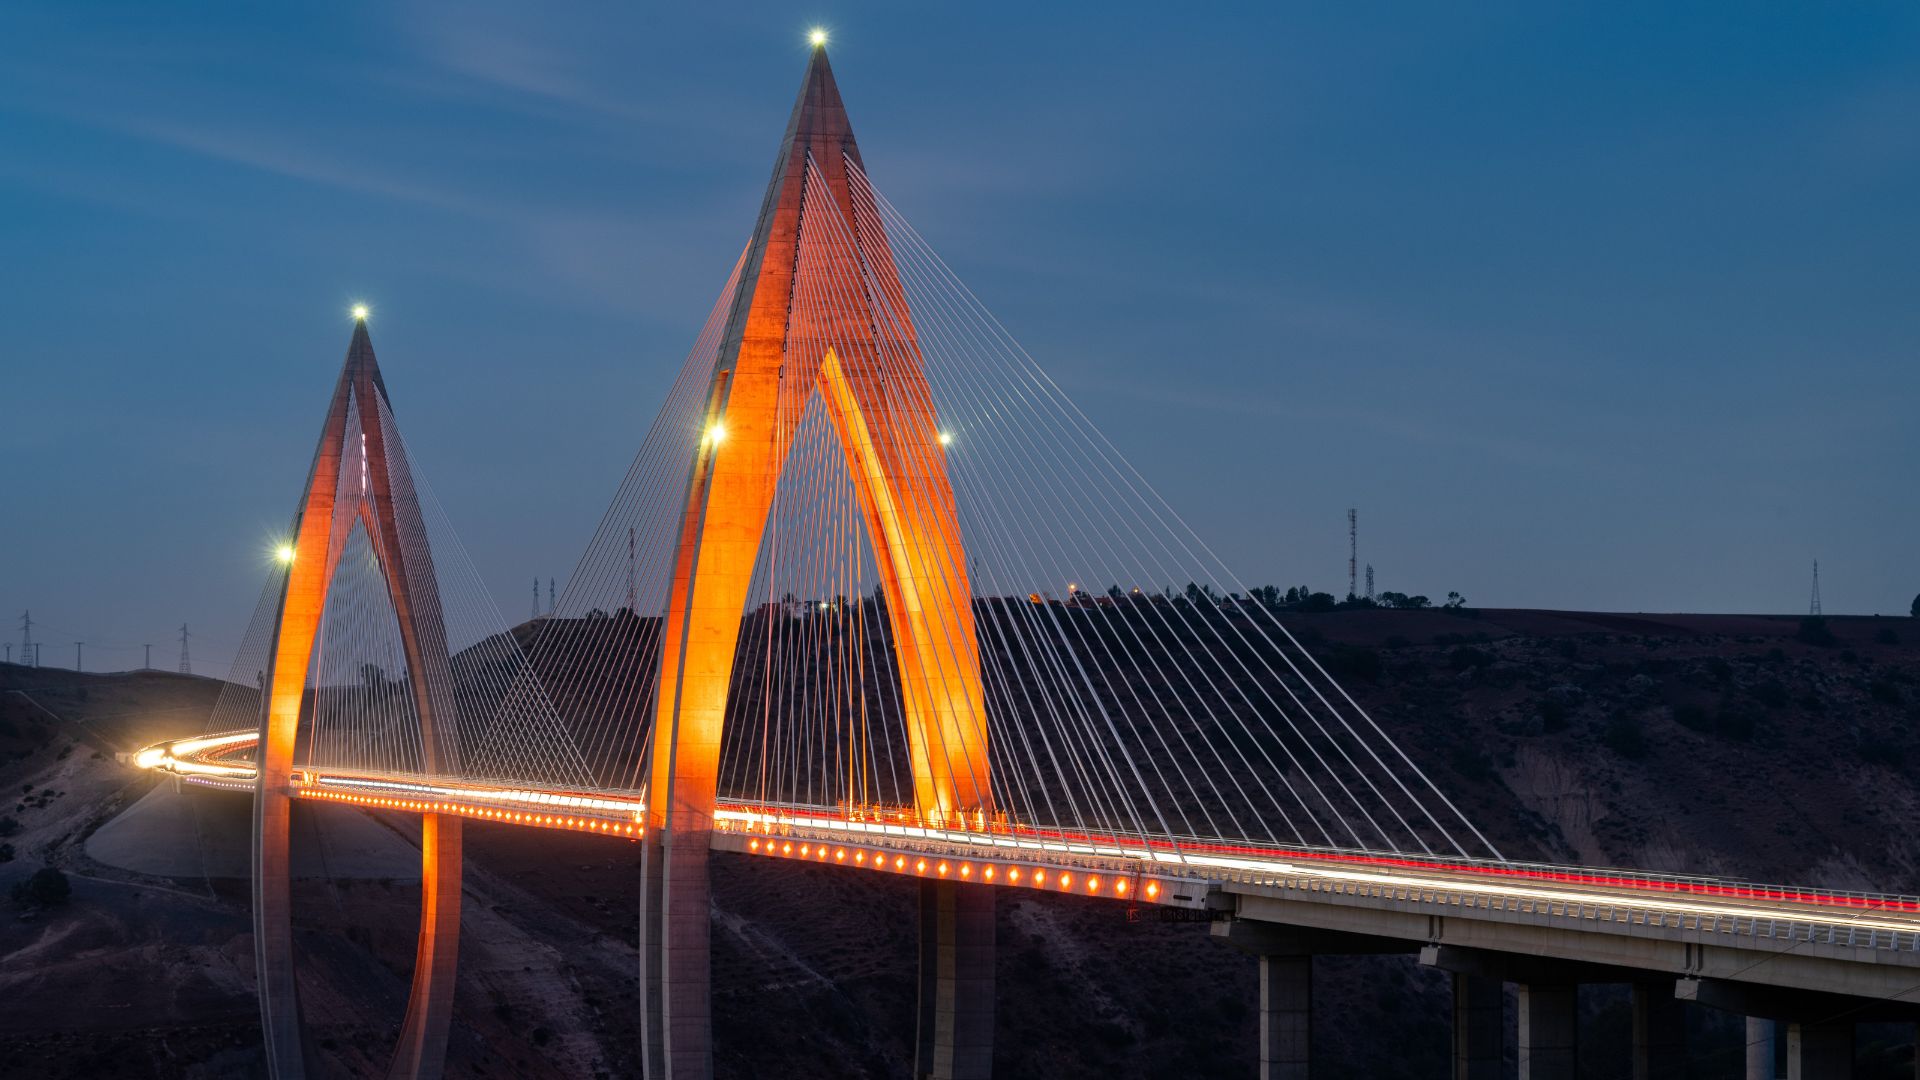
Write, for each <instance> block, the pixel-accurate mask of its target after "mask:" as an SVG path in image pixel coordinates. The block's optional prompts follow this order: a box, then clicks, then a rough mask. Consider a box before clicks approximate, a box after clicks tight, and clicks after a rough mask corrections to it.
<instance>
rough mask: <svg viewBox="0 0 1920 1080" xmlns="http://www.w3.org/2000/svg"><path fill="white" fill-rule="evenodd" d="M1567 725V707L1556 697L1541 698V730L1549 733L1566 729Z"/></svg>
mask: <svg viewBox="0 0 1920 1080" xmlns="http://www.w3.org/2000/svg"><path fill="white" fill-rule="evenodd" d="M1566 727H1567V707H1566V705H1565V704H1564V703H1562V702H1561V701H1559V700H1558V699H1556V698H1550V697H1549V698H1541V699H1540V730H1541V731H1544V732H1546V733H1548V734H1552V733H1553V732H1556V731H1565V730H1566Z"/></svg>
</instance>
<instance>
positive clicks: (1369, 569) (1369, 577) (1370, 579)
mask: <svg viewBox="0 0 1920 1080" xmlns="http://www.w3.org/2000/svg"><path fill="white" fill-rule="evenodd" d="M1367 600H1368V601H1369V602H1371V601H1372V600H1373V564H1372V563H1368V564H1367Z"/></svg>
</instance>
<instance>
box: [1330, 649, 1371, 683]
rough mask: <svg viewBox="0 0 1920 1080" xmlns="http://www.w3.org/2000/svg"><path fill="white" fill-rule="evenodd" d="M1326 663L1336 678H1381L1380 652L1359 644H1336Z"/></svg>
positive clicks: (1369, 680)
mask: <svg viewBox="0 0 1920 1080" xmlns="http://www.w3.org/2000/svg"><path fill="white" fill-rule="evenodd" d="M1324 663H1325V664H1326V668H1327V673H1328V674H1329V675H1332V676H1333V677H1334V678H1336V679H1349V680H1358V681H1360V682H1377V681H1378V680H1379V678H1380V654H1379V653H1377V652H1374V651H1373V650H1372V649H1367V648H1362V647H1361V646H1358V645H1336V646H1334V648H1333V651H1332V652H1329V653H1328V654H1327V656H1326V660H1325V661H1324Z"/></svg>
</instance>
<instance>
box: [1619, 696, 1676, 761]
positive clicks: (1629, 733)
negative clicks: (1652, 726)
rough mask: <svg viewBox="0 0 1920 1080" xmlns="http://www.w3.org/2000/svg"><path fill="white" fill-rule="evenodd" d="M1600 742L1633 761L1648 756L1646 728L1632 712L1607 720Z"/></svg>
mask: <svg viewBox="0 0 1920 1080" xmlns="http://www.w3.org/2000/svg"><path fill="white" fill-rule="evenodd" d="M1696 707H1697V706H1696ZM1600 743H1601V745H1603V746H1605V747H1606V748H1607V749H1609V750H1612V751H1613V752H1614V753H1616V754H1619V755H1620V756H1621V757H1623V758H1627V759H1628V760H1631V761H1638V760H1640V759H1641V758H1644V757H1646V756H1647V733H1646V730H1645V729H1644V728H1642V727H1641V726H1640V718H1639V717H1637V716H1635V715H1633V714H1632V713H1618V714H1615V716H1614V718H1613V719H1612V720H1610V721H1608V722H1607V728H1606V730H1605V731H1603V732H1601V733H1600Z"/></svg>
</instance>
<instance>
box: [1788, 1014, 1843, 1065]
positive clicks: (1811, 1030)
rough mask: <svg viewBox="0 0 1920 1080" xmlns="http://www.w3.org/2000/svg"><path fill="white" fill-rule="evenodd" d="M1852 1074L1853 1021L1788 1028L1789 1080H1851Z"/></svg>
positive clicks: (1797, 1025)
mask: <svg viewBox="0 0 1920 1080" xmlns="http://www.w3.org/2000/svg"><path fill="white" fill-rule="evenodd" d="M1852 1075H1853V1021H1852V1020H1830V1021H1825V1022H1821V1023H1804V1022H1797V1023H1793V1024H1789V1025H1788V1026H1787V1080H1848V1078H1849V1077H1851V1076H1852Z"/></svg>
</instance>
